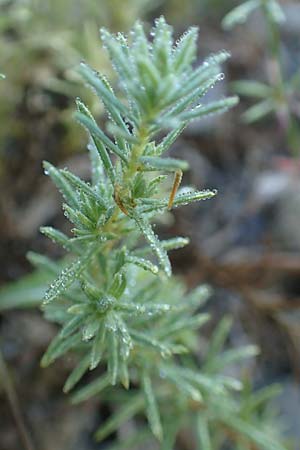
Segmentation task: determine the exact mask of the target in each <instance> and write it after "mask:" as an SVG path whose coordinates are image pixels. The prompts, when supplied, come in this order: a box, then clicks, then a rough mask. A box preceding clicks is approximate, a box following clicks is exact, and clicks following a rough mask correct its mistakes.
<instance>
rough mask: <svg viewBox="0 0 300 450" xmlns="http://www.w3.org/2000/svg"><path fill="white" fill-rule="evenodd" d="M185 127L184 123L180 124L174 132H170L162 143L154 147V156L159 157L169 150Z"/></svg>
mask: <svg viewBox="0 0 300 450" xmlns="http://www.w3.org/2000/svg"><path fill="white" fill-rule="evenodd" d="M185 127H186V123H183V124H180V125H179V126H178V127H177V128H175V130H172V131H170V133H168V134H167V136H166V137H165V138H164V139H163V140H162V142H161V143H160V144H159V145H158V146H157V147H156V154H157V155H161V154H162V153H164V152H166V151H167V150H169V148H170V147H171V145H172V144H173V142H175V141H176V139H177V138H178V137H179V135H180V134H181V133H182V132H183V130H184V129H185Z"/></svg>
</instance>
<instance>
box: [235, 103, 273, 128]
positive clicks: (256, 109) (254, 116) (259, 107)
mask: <svg viewBox="0 0 300 450" xmlns="http://www.w3.org/2000/svg"><path fill="white" fill-rule="evenodd" d="M275 110H276V106H275V105H274V102H273V100H272V99H267V100H263V101H262V102H259V103H256V104H255V105H254V106H251V107H250V108H249V109H247V111H246V112H244V113H243V114H242V118H243V120H244V121H245V122H246V123H254V122H256V121H258V120H260V119H262V118H263V117H265V116H267V115H268V114H270V113H271V112H273V111H275Z"/></svg>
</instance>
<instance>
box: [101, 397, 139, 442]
mask: <svg viewBox="0 0 300 450" xmlns="http://www.w3.org/2000/svg"><path fill="white" fill-rule="evenodd" d="M143 407H144V399H143V396H142V395H140V394H132V395H131V397H130V400H128V401H127V402H126V403H124V404H123V405H122V406H121V407H120V408H119V409H118V411H117V412H116V413H115V414H113V415H112V416H111V417H110V418H109V419H108V420H107V421H106V422H104V424H102V425H101V427H100V428H99V429H98V430H97V431H96V434H95V438H96V440H97V441H102V440H103V439H105V438H106V437H107V436H109V435H110V434H111V433H113V432H114V431H116V430H119V429H120V427H121V425H122V424H124V423H126V422H128V421H129V420H130V419H131V418H132V417H134V416H135V415H136V414H137V413H138V412H140V411H141V410H142V409H143Z"/></svg>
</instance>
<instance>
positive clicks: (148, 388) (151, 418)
mask: <svg viewBox="0 0 300 450" xmlns="http://www.w3.org/2000/svg"><path fill="white" fill-rule="evenodd" d="M142 384H143V391H144V395H145V405H146V413H147V418H148V422H149V424H150V427H151V430H152V433H153V434H154V436H155V437H156V438H157V439H158V440H159V441H161V440H162V438H163V428H162V424H161V419H160V414H159V409H158V404H157V401H156V398H155V394H154V389H153V386H152V382H151V379H150V377H149V375H148V373H147V372H146V371H144V372H143V374H142Z"/></svg>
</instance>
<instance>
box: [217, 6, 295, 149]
mask: <svg viewBox="0 0 300 450" xmlns="http://www.w3.org/2000/svg"><path fill="white" fill-rule="evenodd" d="M257 9H258V10H260V12H261V14H262V17H263V18H264V21H265V26H266V31H267V35H268V43H267V51H268V54H267V57H268V58H270V59H271V61H272V67H273V68H272V75H271V76H270V74H269V76H268V79H267V81H266V82H262V81H257V80H240V81H236V82H234V83H232V87H233V90H234V92H236V93H237V94H239V95H242V96H245V97H248V98H249V99H250V100H252V99H256V100H257V103H255V104H254V105H253V106H251V107H250V108H248V109H247V110H246V111H245V112H244V114H243V115H242V118H243V120H244V121H245V122H246V123H253V122H257V121H259V120H263V119H264V118H265V117H266V116H269V115H271V114H273V115H275V117H276V118H277V121H278V123H279V126H280V127H281V128H282V129H283V132H284V134H285V135H286V141H287V144H288V146H289V150H290V151H291V152H293V153H295V154H298V151H299V150H298V149H299V145H298V142H299V137H300V130H299V126H298V120H297V114H295V110H296V109H298V106H296V102H297V100H296V99H297V92H298V90H299V85H300V77H299V72H298V71H297V72H296V73H295V74H294V75H292V76H291V77H290V78H289V79H287V80H286V79H285V77H284V76H283V73H284V71H283V67H282V61H281V37H280V26H281V24H282V23H283V22H284V21H285V15H284V12H283V10H282V8H281V6H280V3H279V2H278V1H276V0H249V1H246V2H244V3H242V4H240V5H238V6H237V7H236V8H234V9H233V10H232V11H231V12H229V13H228V14H227V15H226V16H225V17H224V19H223V22H222V24H223V27H224V28H225V29H227V30H229V29H231V28H233V27H234V26H235V25H237V24H243V23H245V22H246V21H247V19H248V18H249V16H250V14H251V13H252V12H253V11H255V10H257Z"/></svg>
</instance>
